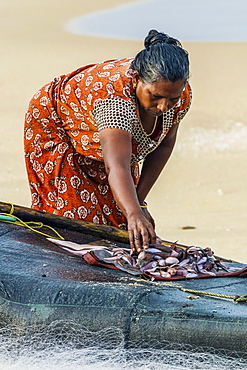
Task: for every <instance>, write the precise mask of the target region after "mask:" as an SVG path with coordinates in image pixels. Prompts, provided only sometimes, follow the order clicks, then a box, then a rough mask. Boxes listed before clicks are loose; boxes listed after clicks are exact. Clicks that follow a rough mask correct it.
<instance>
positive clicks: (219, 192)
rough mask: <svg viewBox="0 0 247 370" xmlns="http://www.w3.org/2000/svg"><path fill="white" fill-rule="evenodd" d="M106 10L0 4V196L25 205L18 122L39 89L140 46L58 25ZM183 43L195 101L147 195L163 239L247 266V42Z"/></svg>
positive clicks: (77, 3)
mask: <svg viewBox="0 0 247 370" xmlns="http://www.w3.org/2000/svg"><path fill="white" fill-rule="evenodd" d="M127 2H131V1H122V0H116V1H115V2H114V5H118V4H119V5H120V4H122V3H127ZM111 6H112V1H110V0H103V1H101V2H100V4H99V2H98V1H91V2H90V3H88V2H86V1H81V0H74V1H73V3H72V4H71V3H68V2H66V1H65V0H61V1H59V4H58V3H57V2H50V1H48V0H44V1H42V3H37V2H31V3H30V1H27V0H22V1H21V2H20V1H18V0H13V1H11V3H7V2H5V1H4V0H0V18H1V22H0V29H1V33H0V34H1V38H0V48H1V64H0V91H1V99H0V109H1V115H0V172H1V178H0V199H1V201H4V202H12V203H15V204H19V205H23V206H29V205H30V195H29V189H28V184H27V178H26V172H25V166H24V158H23V119H24V114H25V110H26V107H27V105H28V102H29V100H30V98H31V97H32V95H33V94H34V93H35V92H36V90H38V89H39V87H41V86H42V85H44V84H45V83H47V82H49V81H50V80H51V79H53V78H54V77H55V76H58V75H60V74H63V73H67V72H70V71H71V70H73V69H76V68H77V67H78V66H81V65H84V64H87V63H92V62H98V61H102V60H105V59H111V58H121V57H125V56H132V55H135V54H136V53H137V52H138V51H139V50H140V49H141V48H142V42H139V41H124V40H112V39H104V38H102V39H99V38H97V37H90V36H80V35H73V34H69V33H67V32H66V31H65V27H64V25H65V23H66V22H67V21H68V20H69V19H71V18H73V17H76V16H78V15H82V14H86V13H88V12H92V11H94V10H99V8H100V9H107V8H110V7H111ZM164 31H166V30H165V29H164ZM172 36H175V37H176V35H172ZM181 41H183V40H181ZM183 45H184V47H185V48H186V49H187V50H188V51H189V53H190V60H191V79H190V82H191V85H192V87H193V94H194V98H193V104H192V108H191V111H190V112H189V113H188V115H187V117H186V118H185V119H184V120H183V121H182V124H181V127H180V131H179V135H178V140H177V145H176V148H175V150H174V153H173V156H172V158H171V159H170V161H169V163H168V165H167V167H166V169H165V170H164V172H163V173H162V175H161V176H160V178H159V180H158V182H157V184H156V185H155V187H154V189H153V191H152V192H151V193H150V194H149V196H148V199H147V200H148V203H149V208H150V211H151V213H152V214H153V216H154V217H155V219H156V224H157V233H158V234H159V235H160V236H161V237H162V238H164V239H166V240H172V241H174V240H177V239H178V240H179V242H180V243H183V244H189V245H192V244H193V245H201V246H203V247H204V246H211V247H212V248H213V249H214V250H215V252H216V253H217V254H218V255H223V256H224V257H228V258H232V259H235V260H238V261H242V262H245V263H247V252H246V240H247V231H246V225H247V222H246V221H247V211H246V205H247V192H246V183H245V177H246V173H247V163H246V154H247V146H246V141H247V118H246V87H245V85H246V81H247V70H246V63H247V43H245V42H239V43H238V42H234V43H230V42H224V43H218V42H201V43H200V42H183ZM188 226H189V227H193V228H187V227H188ZM184 227H185V229H184Z"/></svg>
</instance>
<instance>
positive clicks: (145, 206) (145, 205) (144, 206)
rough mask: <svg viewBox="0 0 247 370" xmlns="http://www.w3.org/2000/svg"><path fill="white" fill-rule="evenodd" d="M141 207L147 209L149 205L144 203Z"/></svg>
mask: <svg viewBox="0 0 247 370" xmlns="http://www.w3.org/2000/svg"><path fill="white" fill-rule="evenodd" d="M140 207H141V208H147V207H148V205H147V203H146V202H143V204H142V205H140Z"/></svg>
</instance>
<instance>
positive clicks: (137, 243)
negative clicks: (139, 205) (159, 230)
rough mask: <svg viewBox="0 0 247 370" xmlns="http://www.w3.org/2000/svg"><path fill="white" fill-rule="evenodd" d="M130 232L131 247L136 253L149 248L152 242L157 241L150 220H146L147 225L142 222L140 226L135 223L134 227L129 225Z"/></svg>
mask: <svg viewBox="0 0 247 370" xmlns="http://www.w3.org/2000/svg"><path fill="white" fill-rule="evenodd" d="M128 232H129V240H130V248H131V250H132V252H134V253H136V252H137V253H139V252H141V251H142V250H143V249H147V248H148V246H149V244H150V243H151V244H155V242H156V234H155V231H154V229H153V227H152V225H151V223H149V222H146V224H145V225H143V224H141V226H139V227H138V226H137V225H135V227H133V228H132V227H130V225H129V229H128Z"/></svg>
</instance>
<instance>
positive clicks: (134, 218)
mask: <svg viewBox="0 0 247 370" xmlns="http://www.w3.org/2000/svg"><path fill="white" fill-rule="evenodd" d="M99 136H100V142H101V146H102V151H103V157H104V162H105V166H106V171H107V174H108V181H109V184H110V187H111V190H112V193H113V196H114V199H115V200H116V202H117V205H118V206H119V207H120V209H121V210H122V212H123V214H124V215H125V217H126V218H127V223H128V232H129V239H130V246H131V249H132V250H133V251H135V250H137V251H140V250H141V249H142V248H145V247H148V245H149V243H155V242H156V234H155V231H154V229H153V226H152V224H151V222H150V221H149V220H148V219H147V218H146V217H145V215H144V212H143V211H142V209H141V208H140V203H139V200H138V197H137V193H136V187H135V184H134V181H133V178H132V176H131V168H130V161H131V153H132V146H131V135H130V134H129V133H128V132H127V131H124V130H119V129H115V128H107V129H104V130H101V131H100V133H99Z"/></svg>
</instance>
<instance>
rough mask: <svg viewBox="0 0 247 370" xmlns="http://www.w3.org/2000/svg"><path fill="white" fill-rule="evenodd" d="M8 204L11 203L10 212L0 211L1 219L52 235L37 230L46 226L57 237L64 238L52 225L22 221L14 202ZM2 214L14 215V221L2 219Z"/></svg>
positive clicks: (39, 232)
mask: <svg viewBox="0 0 247 370" xmlns="http://www.w3.org/2000/svg"><path fill="white" fill-rule="evenodd" d="M8 204H10V205H11V209H10V212H9V213H0V221H3V222H7V223H10V224H14V225H17V226H23V227H27V228H28V229H30V230H32V231H34V232H36V233H38V234H41V235H44V236H46V237H48V238H50V237H51V235H49V234H46V233H44V232H43V231H39V230H36V229H40V228H41V227H46V228H48V229H50V230H52V231H53V232H54V233H55V234H56V235H57V238H55V239H61V240H64V238H63V237H62V236H61V235H60V234H59V233H58V232H57V231H56V230H55V229H53V227H51V226H48V225H44V224H43V223H42V222H34V221H29V222H24V221H22V220H21V219H20V218H18V217H17V216H15V215H14V205H13V204H12V203H8ZM1 216H5V217H12V218H13V221H9V220H4V219H1ZM14 219H15V220H14Z"/></svg>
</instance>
